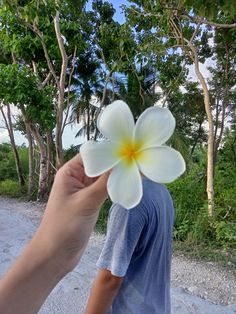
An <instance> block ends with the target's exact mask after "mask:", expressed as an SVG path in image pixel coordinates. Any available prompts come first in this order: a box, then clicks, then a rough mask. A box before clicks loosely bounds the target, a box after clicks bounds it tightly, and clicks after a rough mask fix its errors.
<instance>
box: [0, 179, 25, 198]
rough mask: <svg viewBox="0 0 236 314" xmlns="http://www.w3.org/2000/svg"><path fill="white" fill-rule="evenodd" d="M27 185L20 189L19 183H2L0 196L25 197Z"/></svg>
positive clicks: (13, 181)
mask: <svg viewBox="0 0 236 314" xmlns="http://www.w3.org/2000/svg"><path fill="white" fill-rule="evenodd" d="M26 190H27V187H26V185H25V186H24V187H20V186H19V183H18V181H15V180H10V179H6V180H4V181H1V182H0V195H1V196H7V197H12V198H21V197H25V196H26V193H27V191H26Z"/></svg>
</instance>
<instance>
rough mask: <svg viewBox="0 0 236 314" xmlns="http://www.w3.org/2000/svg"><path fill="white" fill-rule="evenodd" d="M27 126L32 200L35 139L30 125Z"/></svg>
mask: <svg viewBox="0 0 236 314" xmlns="http://www.w3.org/2000/svg"><path fill="white" fill-rule="evenodd" d="M25 126H26V134H27V140H28V144H29V150H28V159H29V178H28V199H31V197H32V194H33V188H34V179H33V178H34V169H33V155H34V150H33V138H32V135H31V132H30V127H29V125H28V124H25Z"/></svg>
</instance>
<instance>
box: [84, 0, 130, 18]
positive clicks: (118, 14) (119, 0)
mask: <svg viewBox="0 0 236 314" xmlns="http://www.w3.org/2000/svg"><path fill="white" fill-rule="evenodd" d="M107 2H110V3H112V4H113V7H114V8H115V9H116V13H115V15H114V19H115V20H116V21H117V22H119V23H121V24H122V23H123V22H124V21H125V19H124V15H123V14H122V9H121V8H120V6H121V5H122V4H126V5H128V4H129V3H128V1H127V0H111V1H107ZM91 3H92V1H89V2H88V8H89V9H90V8H91Z"/></svg>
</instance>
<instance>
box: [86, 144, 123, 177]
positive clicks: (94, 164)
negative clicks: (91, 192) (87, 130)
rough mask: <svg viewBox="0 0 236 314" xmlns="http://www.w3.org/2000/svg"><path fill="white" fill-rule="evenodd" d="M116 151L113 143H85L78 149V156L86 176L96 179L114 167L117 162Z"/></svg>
mask: <svg viewBox="0 0 236 314" xmlns="http://www.w3.org/2000/svg"><path fill="white" fill-rule="evenodd" d="M116 150H117V148H116V146H115V145H114V143H111V142H109V141H102V142H94V141H88V142H85V143H84V144H83V145H82V146H81V147H80V154H81V158H82V160H83V164H84V170H85V173H86V175H87V176H89V177H97V176H99V175H101V174H102V173H104V172H106V171H108V170H109V169H111V168H112V167H113V166H114V165H116V164H117V163H118V162H119V159H118V158H117V154H115V151H116Z"/></svg>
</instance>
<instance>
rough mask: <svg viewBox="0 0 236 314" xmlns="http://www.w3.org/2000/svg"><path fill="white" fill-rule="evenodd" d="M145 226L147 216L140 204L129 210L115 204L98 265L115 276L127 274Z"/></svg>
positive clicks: (111, 211)
mask: <svg viewBox="0 0 236 314" xmlns="http://www.w3.org/2000/svg"><path fill="white" fill-rule="evenodd" d="M144 226H145V218H144V215H143V213H142V211H141V210H140V208H139V207H138V206H137V207H135V208H132V209H130V210H127V209H125V208H123V207H122V206H120V205H118V204H115V205H113V207H112V208H111V210H110V216H109V220H108V226H107V227H108V228H107V237H106V241H105V245H104V247H103V249H102V252H101V255H100V257H99V259H98V262H97V266H98V267H99V268H100V269H107V270H110V271H111V273H112V274H113V275H114V276H118V277H123V276H125V274H126V272H127V269H128V267H129V264H130V261H131V258H132V255H133V253H134V251H135V249H136V247H137V244H138V241H139V238H140V235H141V233H142V230H143V228H144Z"/></svg>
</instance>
